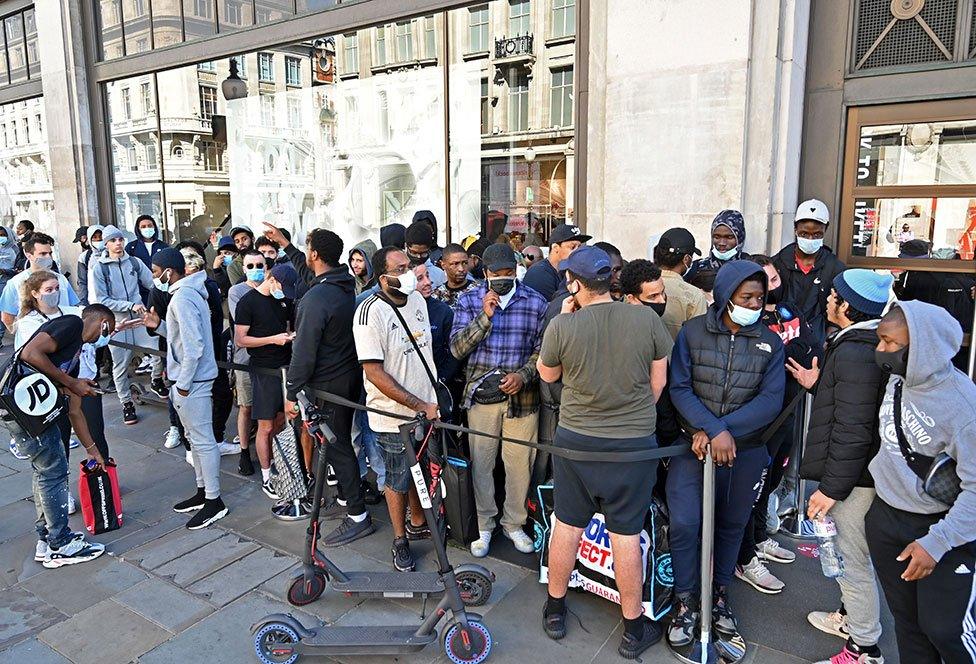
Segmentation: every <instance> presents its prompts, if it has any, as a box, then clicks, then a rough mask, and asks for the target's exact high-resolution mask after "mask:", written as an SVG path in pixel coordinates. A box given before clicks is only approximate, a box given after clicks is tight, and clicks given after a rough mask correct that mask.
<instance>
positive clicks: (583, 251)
mask: <svg viewBox="0 0 976 664" xmlns="http://www.w3.org/2000/svg"><path fill="white" fill-rule="evenodd" d="M559 269H560V270H569V271H570V272H572V273H573V274H575V275H578V276H580V277H583V278H584V279H609V278H610V274H611V272H612V269H611V267H610V254H608V253H607V252H605V251H604V250H603V249H600V247H589V246H587V247H580V248H579V249H577V250H576V251H574V252H573V253H572V254H570V255H569V258H567V259H566V260H562V261H559Z"/></svg>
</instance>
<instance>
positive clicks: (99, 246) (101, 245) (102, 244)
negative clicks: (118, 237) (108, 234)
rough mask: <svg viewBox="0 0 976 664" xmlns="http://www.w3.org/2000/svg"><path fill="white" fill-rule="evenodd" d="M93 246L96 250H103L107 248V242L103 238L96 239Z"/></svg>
mask: <svg viewBox="0 0 976 664" xmlns="http://www.w3.org/2000/svg"><path fill="white" fill-rule="evenodd" d="M92 246H93V247H95V251H101V250H102V249H104V248H105V242H104V241H103V240H94V241H93V242H92Z"/></svg>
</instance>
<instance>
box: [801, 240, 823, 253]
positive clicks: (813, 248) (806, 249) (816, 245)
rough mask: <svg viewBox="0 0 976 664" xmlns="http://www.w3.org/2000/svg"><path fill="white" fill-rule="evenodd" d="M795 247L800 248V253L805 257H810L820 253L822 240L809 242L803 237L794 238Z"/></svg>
mask: <svg viewBox="0 0 976 664" xmlns="http://www.w3.org/2000/svg"><path fill="white" fill-rule="evenodd" d="M796 246H797V247H799V248H800V251H802V252H803V253H805V254H806V255H807V256H812V255H813V254H815V253H817V252H818V251H820V247H822V246H823V238H818V239H816V240H810V239H808V238H805V237H800V236H799V235H797V236H796Z"/></svg>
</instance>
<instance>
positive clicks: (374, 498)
mask: <svg viewBox="0 0 976 664" xmlns="http://www.w3.org/2000/svg"><path fill="white" fill-rule="evenodd" d="M363 502H365V503H366V504H367V505H379V504H380V503H382V502H383V494H382V493H380V492H379V491H377V490H376V489H374V488H373V485H372V484H370V483H369V482H363Z"/></svg>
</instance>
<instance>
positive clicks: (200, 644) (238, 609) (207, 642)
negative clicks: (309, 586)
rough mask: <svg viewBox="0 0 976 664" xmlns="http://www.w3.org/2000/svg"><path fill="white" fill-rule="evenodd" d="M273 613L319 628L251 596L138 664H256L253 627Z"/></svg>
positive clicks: (267, 600) (306, 618) (291, 609)
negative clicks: (182, 663) (195, 663)
mask: <svg viewBox="0 0 976 664" xmlns="http://www.w3.org/2000/svg"><path fill="white" fill-rule="evenodd" d="M271 613H291V614H292V615H294V616H295V617H296V618H297V619H298V620H299V621H301V622H302V623H304V624H306V625H315V624H316V623H315V621H314V620H313V618H312V617H311V616H309V615H307V614H304V613H302V612H300V611H297V610H296V609H295V608H294V607H291V606H288V605H287V604H285V603H283V602H278V601H275V600H272V599H271V598H269V597H266V596H264V595H262V594H260V593H256V592H251V593H249V594H247V595H245V596H244V597H242V598H240V599H238V600H236V601H234V602H232V603H230V604H228V605H227V606H225V607H224V608H222V609H220V610H219V611H217V612H216V613H212V614H210V615H209V616H207V617H206V618H204V619H203V620H201V621H200V622H198V623H197V624H196V625H194V626H193V627H190V628H189V629H187V630H186V631H184V632H183V633H182V634H179V635H178V636H175V637H173V638H172V639H170V640H169V641H167V642H166V643H164V644H162V645H161V646H159V647H158V648H156V649H155V650H153V651H151V652H148V653H146V654H145V655H143V656H142V657H140V658H139V664H173V663H174V662H206V664H242V663H246V662H254V661H257V660H256V659H255V657H254V651H253V649H252V645H251V644H252V639H251V632H250V629H251V625H253V624H254V623H256V622H257V621H259V620H260V619H261V618H263V617H264V616H266V615H268V614H271Z"/></svg>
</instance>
